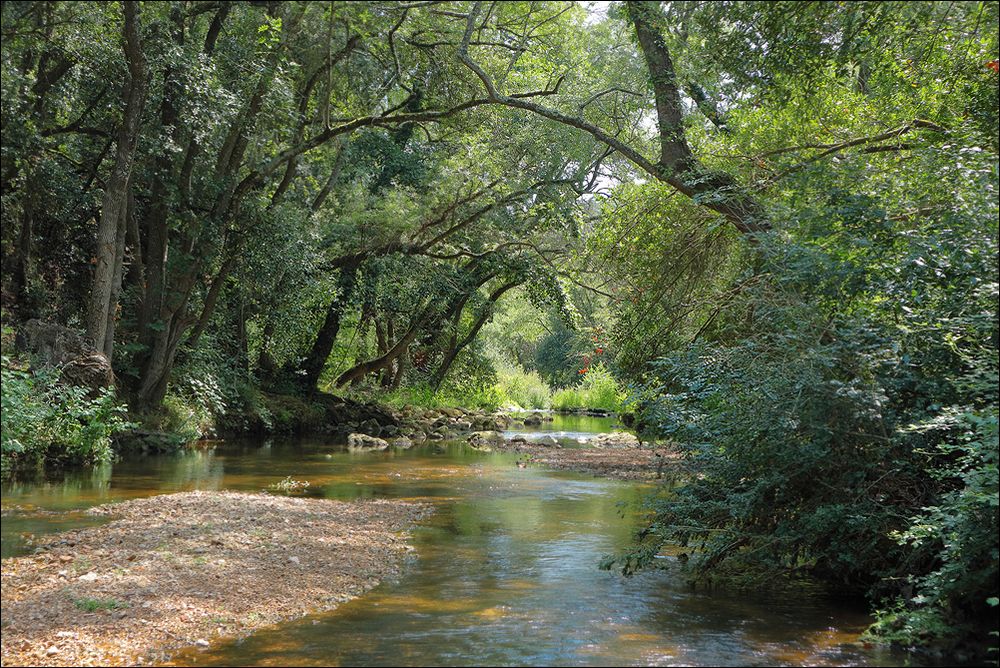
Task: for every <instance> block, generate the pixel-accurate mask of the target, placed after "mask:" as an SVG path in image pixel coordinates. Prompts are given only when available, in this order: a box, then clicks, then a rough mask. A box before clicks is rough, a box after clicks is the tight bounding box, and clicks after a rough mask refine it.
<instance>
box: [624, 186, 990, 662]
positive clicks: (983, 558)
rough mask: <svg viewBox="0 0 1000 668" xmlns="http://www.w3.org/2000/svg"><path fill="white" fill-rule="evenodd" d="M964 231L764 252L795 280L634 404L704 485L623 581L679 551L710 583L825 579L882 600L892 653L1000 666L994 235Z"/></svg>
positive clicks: (666, 372) (687, 356) (686, 356)
mask: <svg viewBox="0 0 1000 668" xmlns="http://www.w3.org/2000/svg"><path fill="white" fill-rule="evenodd" d="M851 206H856V207H858V208H857V211H856V212H855V213H864V212H865V211H866V209H865V205H864V204H863V203H861V204H858V203H852V204H851ZM951 223H952V224H951V225H950V226H949V227H948V228H942V229H941V230H940V231H939V232H935V233H933V234H931V233H929V234H927V235H925V236H922V237H919V238H918V237H913V238H910V239H907V240H906V241H905V242H899V241H898V239H897V238H895V237H893V236H891V235H887V236H885V237H883V238H882V239H881V240H880V241H879V242H878V243H875V244H871V243H870V244H869V245H868V247H867V251H866V252H868V253H871V255H870V256H868V255H865V254H863V253H862V252H861V251H859V250H858V249H859V248H866V247H865V246H863V245H861V244H860V243H856V244H854V245H852V244H851V243H848V248H847V249H846V250H841V249H839V248H838V247H837V246H835V245H834V246H831V247H827V248H823V249H821V248H819V247H818V245H813V244H811V243H802V244H796V243H791V242H789V240H788V239H782V240H781V242H780V243H779V244H777V245H771V244H770V243H769V241H773V239H772V240H765V242H764V243H762V247H761V252H762V254H763V256H764V257H766V258H767V261H768V262H771V263H773V264H771V265H769V266H768V269H770V270H772V271H773V276H774V277H780V278H774V280H771V279H767V280H763V281H760V283H759V285H758V287H756V288H754V289H751V290H748V291H747V294H746V295H744V296H745V298H747V299H748V301H747V302H746V304H745V305H744V309H740V308H738V307H734V309H733V311H734V312H733V315H732V316H731V320H730V321H729V324H726V323H723V324H722V326H720V328H719V331H718V332H717V333H716V335H715V338H716V340H715V341H714V342H707V343H704V342H703V343H700V344H698V345H694V346H691V347H690V348H688V349H686V350H684V351H681V352H677V353H674V354H672V355H669V356H667V357H664V358H661V359H660V360H658V361H656V362H655V363H654V364H653V366H652V371H651V373H650V374H649V376H648V379H647V386H646V388H645V390H644V392H642V393H640V395H639V396H638V397H637V403H638V405H639V411H638V412H639V419H640V423H641V425H643V427H644V429H645V430H646V431H648V432H651V433H652V434H655V435H657V436H666V437H669V438H670V439H671V440H673V441H674V442H676V443H677V444H678V446H677V447H678V448H679V449H680V451H681V453H682V455H683V457H684V461H685V464H686V467H687V468H688V470H689V473H690V478H689V480H688V482H687V484H685V485H684V486H683V487H681V488H679V489H678V490H677V491H676V492H675V493H673V494H672V495H671V496H669V497H659V498H657V499H655V500H652V501H651V505H652V510H653V512H654V513H655V520H654V521H653V522H652V523H651V525H650V526H649V527H648V528H647V530H646V531H645V532H644V534H643V536H644V537H643V540H642V541H640V542H639V544H638V545H636V547H635V549H633V550H632V551H631V552H629V553H628V554H625V555H622V556H621V557H619V558H618V559H617V560H613V563H615V564H618V565H619V566H621V567H622V568H623V569H624V570H626V571H631V570H633V569H635V568H639V567H642V566H643V565H646V564H649V563H650V562H651V560H652V559H653V557H654V556H655V555H656V554H657V553H658V552H659V550H660V549H661V547H662V546H663V545H664V543H666V542H676V543H680V544H681V545H684V546H687V547H689V548H691V549H692V552H693V558H692V559H691V560H690V561H689V567H690V568H691V569H692V575H693V576H694V577H696V578H710V577H714V578H718V577H723V578H729V577H732V576H738V577H740V578H742V579H744V580H746V578H747V577H748V576H755V577H756V582H758V583H760V582H770V581H773V578H774V576H775V575H777V574H788V575H794V574H808V575H810V576H813V577H818V578H821V579H822V580H824V581H827V582H830V583H835V584H836V585H837V586H838V587H839V588H845V587H847V588H856V589H857V590H858V591H867V592H868V593H869V595H870V597H871V598H872V599H873V601H874V602H875V603H876V605H877V606H878V607H879V608H880V610H881V611H880V612H879V613H878V621H877V623H876V625H875V626H874V627H873V628H872V633H873V634H875V635H878V636H880V637H883V638H886V639H889V640H892V641H896V642H900V643H905V644H906V645H908V646H912V645H937V646H938V647H940V648H942V649H946V650H951V651H954V650H955V649H956V648H957V647H958V646H959V645H963V646H965V647H969V646H974V647H975V648H976V649H975V650H974V652H976V653H977V654H978V653H980V652H982V651H984V649H983V648H984V647H986V646H987V645H989V644H991V643H992V644H993V645H994V646H995V644H996V640H995V636H994V637H993V639H992V640H991V639H990V637H989V632H990V631H992V630H994V629H995V628H996V625H997V614H996V607H995V606H993V605H992V603H993V602H995V601H996V599H997V556H998V555H997V540H998V539H997V524H998V513H997V505H998V501H997V497H998V475H997V450H998V442H997V427H996V424H997V403H998V397H997V393H998V390H997V384H996V378H997V364H998V362H997V353H996V340H997V321H996V311H995V309H996V299H997V284H996V282H995V264H994V262H995V257H996V237H995V226H996V223H995V221H994V222H993V223H992V227H993V232H992V233H991V232H990V223H979V222H975V220H974V219H965V220H961V219H956V220H952V221H951ZM847 239H850V237H849V236H847ZM958 285H960V286H966V288H964V289H962V290H956V289H954V288H955V286H958ZM747 314H752V318H750V317H747ZM751 322H752V327H750V328H749V329H747V324H748V323H751Z"/></svg>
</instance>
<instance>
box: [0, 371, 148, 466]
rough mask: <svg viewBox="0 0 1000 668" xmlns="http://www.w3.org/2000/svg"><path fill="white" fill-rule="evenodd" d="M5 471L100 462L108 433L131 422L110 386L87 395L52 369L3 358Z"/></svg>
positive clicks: (108, 453)
mask: <svg viewBox="0 0 1000 668" xmlns="http://www.w3.org/2000/svg"><path fill="white" fill-rule="evenodd" d="M0 373H2V388H0V396H2V406H0V424H2V428H0V432H2V439H3V446H2V453H3V460H2V461H3V471H4V473H5V474H6V473H8V472H9V471H10V470H12V469H15V468H40V467H41V466H43V465H54V466H68V465H83V464H99V463H102V462H107V461H109V460H110V459H111V457H112V454H113V451H112V448H111V437H112V436H113V435H114V434H116V433H118V432H121V431H125V430H127V429H130V428H131V427H132V426H133V425H132V424H131V423H129V422H128V421H127V419H126V416H125V407H124V406H122V405H121V404H119V403H118V401H117V400H116V398H115V394H114V391H113V390H111V389H102V390H100V391H99V392H97V393H96V394H93V395H91V394H90V393H88V390H87V389H86V388H82V387H72V386H68V385H65V384H63V383H61V382H60V381H59V379H58V372H57V371H56V370H51V369H50V370H45V371H41V372H38V373H30V372H27V371H22V370H19V369H17V368H14V367H13V365H12V363H11V360H10V359H9V358H8V357H6V356H5V357H4V358H3V368H2V372H0Z"/></svg>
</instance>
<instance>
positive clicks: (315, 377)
mask: <svg viewBox="0 0 1000 668" xmlns="http://www.w3.org/2000/svg"><path fill="white" fill-rule="evenodd" d="M357 274H358V265H357V264H352V265H350V266H346V267H343V268H342V269H341V270H340V279H339V280H338V281H337V294H336V295H335V296H334V298H333V301H332V302H330V306H329V307H328V308H327V310H326V318H325V319H324V320H323V326H322V327H320V328H319V332H318V333H317V334H316V340H315V341H314V342H313V345H312V348H311V349H310V350H309V355H308V356H307V357H306V360H305V362H304V363H303V365H302V368H303V370H304V371H305V377H304V382H305V383H306V386H307V387H309V388H310V389H314V388H315V387H316V383H317V382H319V377H320V375H321V374H322V373H323V367H324V366H326V359H327V358H328V357H329V356H330V352H331V351H332V350H333V344H334V342H335V341H336V340H337V334H339V333H340V319H341V316H343V314H344V310H345V307H346V306H347V300H348V299H349V298H350V296H351V293H352V292H354V284H355V283H356V281H357Z"/></svg>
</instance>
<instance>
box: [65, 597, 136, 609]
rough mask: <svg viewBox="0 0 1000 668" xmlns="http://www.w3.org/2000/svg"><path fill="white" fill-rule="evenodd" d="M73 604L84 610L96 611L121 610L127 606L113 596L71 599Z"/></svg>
mask: <svg viewBox="0 0 1000 668" xmlns="http://www.w3.org/2000/svg"><path fill="white" fill-rule="evenodd" d="M73 605H75V606H76V607H77V608H78V609H79V610H83V611H84V612H97V611H98V610H121V609H123V608H127V607H128V603H124V602H122V601H117V600H115V599H113V598H77V599H73Z"/></svg>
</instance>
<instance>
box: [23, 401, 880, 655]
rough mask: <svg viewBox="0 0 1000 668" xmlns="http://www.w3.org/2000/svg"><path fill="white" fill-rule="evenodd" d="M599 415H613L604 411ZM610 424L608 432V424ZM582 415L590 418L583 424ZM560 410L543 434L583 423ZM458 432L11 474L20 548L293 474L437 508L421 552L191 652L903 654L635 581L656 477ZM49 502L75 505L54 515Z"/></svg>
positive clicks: (743, 604) (766, 609)
mask: <svg viewBox="0 0 1000 668" xmlns="http://www.w3.org/2000/svg"><path fill="white" fill-rule="evenodd" d="M587 419H589V420H600V418H587ZM603 422H604V423H602V424H600V425H598V427H599V428H601V429H606V428H607V424H606V423H607V422H610V421H609V420H606V419H605V420H604V421H603ZM579 426H580V425H579V424H578V425H574V428H576V427H579ZM568 427H569V425H567V424H565V423H562V424H559V423H543V425H541V426H540V429H541V430H545V429H546V428H547V429H549V430H556V429H558V430H562V431H570V430H571V429H569V428H568ZM514 459H515V458H514V456H512V455H507V454H498V453H482V452H477V451H473V450H470V449H468V448H465V447H464V446H463V445H462V444H459V443H438V444H427V445H424V446H420V447H417V448H414V449H412V450H408V451H393V450H390V451H386V452H374V453H349V452H346V451H345V450H344V449H343V447H342V446H340V445H337V444H335V443H331V442H323V441H308V442H295V441H276V442H275V443H273V444H272V445H270V446H262V445H260V444H259V443H251V442H246V443H230V444H225V445H220V446H219V447H216V448H208V449H204V450H200V451H194V452H187V453H182V454H178V455H173V456H163V457H147V458H141V459H130V460H125V461H122V462H119V463H117V464H115V466H114V467H113V469H112V468H107V469H102V470H100V471H98V472H93V473H88V474H74V475H71V476H67V477H66V478H64V479H62V480H61V481H55V480H53V481H47V482H46V481H42V482H37V483H31V484H24V483H7V484H5V485H4V487H3V505H4V509H5V517H4V521H3V550H4V555H5V556H7V555H9V554H14V553H23V552H24V551H26V550H28V549H30V545H28V544H26V543H25V542H24V541H23V540H22V539H21V538H20V537H19V534H20V533H21V532H25V531H27V532H32V533H41V532H45V531H60V530H64V529H66V528H68V527H72V526H79V525H80V524H81V523H86V522H94V521H95V520H94V519H92V518H87V516H85V515H83V514H82V513H80V512H78V511H79V509H82V508H86V507H88V506H91V505H95V504H98V503H104V502H107V501H113V500H120V499H127V498H132V497H137V496H148V495H152V494H159V493H165V492H172V491H179V490H187V489H235V490H260V489H263V488H265V487H266V486H267V485H269V484H271V483H273V482H276V481H278V480H281V479H282V478H284V477H285V476H289V475H291V476H293V477H295V478H297V479H305V480H308V481H309V482H310V488H309V490H310V493H311V494H315V495H320V496H325V497H328V498H336V499H351V498H359V497H383V498H384V497H392V498H407V499H420V500H425V501H429V502H432V503H434V504H435V506H436V508H437V512H436V513H435V514H434V515H433V516H431V517H430V518H429V519H428V520H427V521H426V522H425V523H424V524H423V525H422V526H421V527H420V528H419V529H418V530H417V531H416V532H415V535H414V544H415V546H416V548H417V550H416V557H415V558H414V559H413V561H412V563H411V564H410V565H409V567H408V568H407V569H405V571H404V573H403V575H402V576H401V578H400V579H399V580H398V581H395V582H385V583H383V584H382V585H380V586H379V587H378V588H376V589H375V590H373V591H372V592H370V593H369V594H368V595H366V596H365V597H363V598H362V599H358V600H356V601H352V602H350V603H348V604H345V605H343V606H342V607H341V608H340V609H338V610H336V611H333V612H332V613H328V614H324V615H318V616H314V617H310V618H306V619H304V620H298V621H295V622H291V623H287V624H283V625H280V626H278V627H274V628H272V629H269V630H265V631H263V632H259V633H257V634H255V635H253V636H251V637H249V638H247V639H245V640H243V641H238V642H229V643H220V644H219V645H217V646H215V647H213V648H211V650H209V651H194V650H192V651H187V652H184V653H182V654H180V655H179V656H178V657H177V662H178V663H179V664H184V665H191V664H209V665H234V664H235V665H246V664H256V665H338V664H350V665H425V664H440V665H468V664H487V665H491V664H493V665H511V664H517V665H521V664H528V665H584V664H586V665H621V664H634V665H638V664H653V665H658V664H663V665H670V664H700V665H773V664H810V665H823V664H827V665H834V664H836V665H851V664H859V665H860V664H865V665H878V664H880V663H887V664H892V663H894V662H895V661H896V660H895V659H894V658H893V657H891V656H888V655H885V654H878V653H873V652H871V651H867V650H864V649H863V648H860V647H859V646H857V645H855V644H852V643H853V641H854V640H855V638H856V637H857V634H858V633H859V632H860V631H861V630H862V629H863V628H864V627H865V625H866V624H867V623H868V621H869V620H868V618H867V616H866V615H864V614H863V613H862V612H861V611H859V610H858V609H856V608H853V609H852V608H844V607H840V606H838V605H835V604H833V603H831V602H829V601H824V600H821V599H810V598H795V597H788V596H785V597H783V598H782V597H773V598H766V597H745V596H740V595H736V594H733V593H718V592H716V593H713V592H705V591H696V590H692V589H690V588H689V587H687V586H686V585H684V584H683V582H682V581H681V580H680V579H679V578H678V577H677V576H676V575H675V574H672V573H670V572H667V571H659V572H648V573H643V574H640V575H638V576H636V577H634V578H630V579H625V578H622V577H621V576H619V575H618V574H616V573H608V572H603V571H599V570H597V568H596V565H597V562H598V560H599V559H600V557H601V556H602V555H604V554H607V553H611V552H615V551H617V550H619V549H621V548H622V547H624V546H625V545H626V544H627V543H628V541H629V540H630V537H631V532H632V530H633V527H634V522H633V521H631V520H628V519H625V520H623V518H622V517H621V508H622V504H631V503H632V502H634V501H636V500H637V499H638V498H640V496H641V495H642V494H643V493H644V489H643V487H642V486H640V485H637V484H634V483H622V482H615V481H609V480H599V479H593V478H590V477H587V476H578V475H575V474H571V473H565V472H558V473H557V472H550V471H544V470H542V469H537V468H528V469H519V468H517V467H516V466H514V465H513V462H514ZM48 511H58V512H57V513H56V514H49V512H48Z"/></svg>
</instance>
